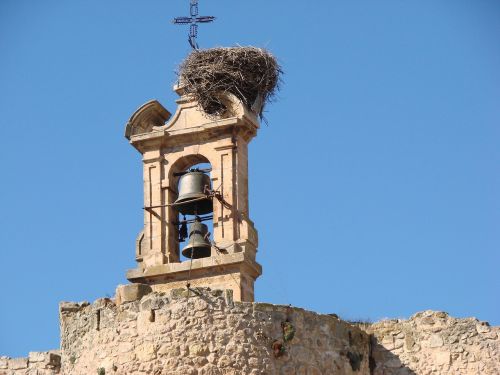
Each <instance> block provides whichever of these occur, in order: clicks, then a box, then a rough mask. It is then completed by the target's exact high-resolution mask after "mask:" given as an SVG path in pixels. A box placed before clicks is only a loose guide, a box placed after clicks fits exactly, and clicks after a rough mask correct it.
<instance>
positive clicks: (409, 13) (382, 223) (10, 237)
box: [0, 0, 500, 356]
mask: <svg viewBox="0 0 500 375" xmlns="http://www.w3.org/2000/svg"><path fill="white" fill-rule="evenodd" d="M187 12H188V1H187V0H175V1H174V0H168V1H167V0H162V1H160V0H154V1H153V0H141V1H139V0H135V1H132V0H119V1H118V0H108V1H102V0H100V1H98V0H85V1H83V0H81V1H77V0H74V1H61V0H59V1H54V0H45V1H43V2H42V1H36V0H2V1H1V2H0V56H1V58H0V87H1V88H2V90H1V91H0V114H1V119H0V129H1V131H2V137H3V141H2V147H0V168H1V171H2V173H1V181H2V183H1V184H0V193H1V194H0V207H1V210H0V244H1V245H0V249H1V258H0V259H1V265H2V267H1V268H2V273H1V275H2V282H3V287H2V289H1V290H2V292H1V298H0V304H1V306H0V307H1V308H0V354H6V355H10V356H20V355H26V354H27V353H28V351H39V350H47V349H53V348H57V347H58V344H59V331H58V302H59V301H62V300H68V301H81V300H91V301H92V300H95V299H96V298H99V297H102V296H106V295H108V296H112V295H113V294H114V289H115V287H116V285H117V284H119V283H124V282H125V281H126V280H125V278H124V275H125V270H126V269H129V268H133V267H134V241H135V237H136V235H137V233H138V232H139V230H140V229H141V226H142V211H141V207H142V201H141V200H142V191H141V189H142V175H141V161H140V155H139V154H138V153H137V152H136V151H135V150H134V149H133V148H132V147H131V146H129V145H128V144H127V141H126V140H125V138H124V137H123V132H124V125H125V123H126V121H127V119H128V117H129V116H130V115H131V114H132V113H133V112H134V111H135V109H136V108H137V107H139V106H140V105H141V104H143V103H144V102H146V101H148V100H150V99H153V98H156V99H158V100H160V102H161V103H162V104H163V105H164V106H165V107H166V108H168V109H170V110H171V111H173V110H174V109H175V103H174V100H175V97H176V96H175V94H174V93H173V92H172V91H171V86H172V84H173V83H174V81H175V74H174V71H175V68H176V66H177V65H178V64H179V63H180V62H181V61H182V59H183V58H184V57H185V56H186V54H187V53H188V52H189V46H188V44H187V41H186V35H187V28H186V27H180V26H175V25H172V24H171V23H170V20H171V18H173V17H174V16H181V15H186V14H187ZM200 14H203V15H215V16H217V17H218V18H217V20H216V22H215V23H213V24H211V25H203V26H201V28H200V37H199V43H200V45H201V46H202V47H213V46H221V45H222V46H233V45H235V44H240V45H254V46H259V47H267V48H268V49H270V50H271V51H272V52H273V53H274V54H275V55H276V56H277V57H278V58H279V60H280V63H281V64H282V66H283V70H284V71H285V75H284V77H283V81H284V82H283V86H282V90H281V92H280V94H279V100H278V101H277V102H276V103H274V104H272V105H270V106H268V113H267V114H266V117H267V118H268V121H269V126H266V125H263V126H262V128H261V130H260V132H259V135H258V137H257V138H256V139H255V140H254V141H253V142H252V144H251V146H250V155H249V161H250V178H249V183H250V207H251V211H250V216H251V218H252V219H253V220H254V222H255V225H256V227H257V229H258V230H259V235H260V247H259V253H258V260H259V262H260V263H261V264H262V265H263V268H264V275H263V276H262V277H261V278H260V279H259V280H258V282H257V284H256V298H257V300H259V301H266V302H272V303H284V304H288V303H290V304H293V305H296V306H300V307H304V308H306V309H310V310H315V311H319V312H324V313H337V314H339V315H340V316H341V317H343V318H346V319H371V320H378V319H380V318H383V317H408V316H410V315H412V314H413V313H415V312H418V311H421V310H425V309H435V310H444V311H447V312H449V313H450V314H452V315H454V316H458V317H466V316H476V317H478V318H479V319H481V320H487V321H490V322H491V323H492V324H495V325H498V324H500V298H499V295H500V293H499V292H500V276H499V264H500V255H499V249H500V232H499V224H500V199H499V193H498V192H499V190H500V178H499V165H500V148H499V136H500V128H499V124H500V69H499V67H500V43H498V41H499V38H500V22H499V19H500V3H499V2H498V1H495V0H490V1H487V0H468V1H463V0H448V1H446V0H419V1H415V0H414V1H409V0H407V1H402V0H397V1H396V0H392V1H391V0H379V1H368V0H365V1H362V0H357V1H352V0H338V1H319V0H318V1H264V0H254V1H245V2H243V1H230V0H218V1H209V0H200Z"/></svg>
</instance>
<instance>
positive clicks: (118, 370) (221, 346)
mask: <svg viewBox="0 0 500 375" xmlns="http://www.w3.org/2000/svg"><path fill="white" fill-rule="evenodd" d="M60 314H61V349H62V363H63V368H62V372H63V373H64V374H71V375H89V374H101V375H102V374H108V375H109V374H123V375H125V374H127V375H131V374H135V375H139V374H140V375H163V374H165V375H166V374H169V375H230V374H231V375H257V374H269V375H273V374H279V375H321V374H324V375H327V374H338V375H344V374H346V375H347V374H369V368H368V367H369V341H370V338H369V335H367V334H366V333H365V332H363V331H362V330H360V329H359V328H358V327H355V326H352V325H350V324H348V323H346V322H343V321H341V320H339V319H338V318H336V317H334V316H329V315H319V314H316V313H312V312H308V311H305V310H302V309H298V308H289V307H287V306H275V305H269V304H262V303H248V302H233V301H232V298H231V294H230V293H228V292H227V291H226V292H222V291H209V290H203V291H201V293H200V295H196V296H195V295H193V292H191V293H190V296H189V298H187V295H186V290H182V291H179V290H177V291H173V292H172V293H171V294H170V295H166V294H160V293H150V294H148V295H146V296H144V297H142V299H140V300H138V301H132V302H128V303H122V304H121V305H118V306H117V305H116V304H115V303H114V302H113V301H111V300H109V299H102V300H98V301H97V302H95V303H94V304H92V305H89V304H87V303H83V304H74V303H62V304H61V306H60ZM287 321H288V322H287ZM294 331H295V333H294ZM293 333H294V335H293ZM291 336H293V338H292V337H291Z"/></svg>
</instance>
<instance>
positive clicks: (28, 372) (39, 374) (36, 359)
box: [0, 351, 61, 375]
mask: <svg viewBox="0 0 500 375" xmlns="http://www.w3.org/2000/svg"><path fill="white" fill-rule="evenodd" d="M60 370H61V356H60V355H59V352H58V351H52V352H30V354H29V356H28V358H9V357H0V375H54V374H59V373H60Z"/></svg>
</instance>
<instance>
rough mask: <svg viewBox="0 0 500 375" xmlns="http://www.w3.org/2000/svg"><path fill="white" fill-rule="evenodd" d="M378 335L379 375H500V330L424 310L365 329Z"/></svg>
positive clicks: (375, 338) (375, 339) (376, 357)
mask: <svg viewBox="0 0 500 375" xmlns="http://www.w3.org/2000/svg"><path fill="white" fill-rule="evenodd" d="M364 328H365V329H366V332H367V333H370V334H373V340H372V341H373V344H374V345H373V348H372V356H373V360H374V362H375V365H376V367H375V369H374V372H373V374H374V375H396V374H397V375H410V374H416V375H426V374H439V375H457V374H460V375H498V374H500V327H490V325H489V324H488V323H486V322H481V321H479V320H477V319H475V318H466V319H456V318H452V317H450V316H449V315H448V314H447V313H444V312H436V311H424V312H420V313H417V314H415V315H414V316H412V317H411V318H410V319H408V320H399V319H398V320H385V321H381V322H379V323H375V324H371V325H365V326H364Z"/></svg>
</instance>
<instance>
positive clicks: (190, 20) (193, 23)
mask: <svg viewBox="0 0 500 375" xmlns="http://www.w3.org/2000/svg"><path fill="white" fill-rule="evenodd" d="M189 5H190V7H189V13H190V14H191V17H176V18H174V19H173V21H172V22H173V23H175V24H176V25H190V26H189V38H188V41H189V44H190V45H191V47H192V48H193V49H198V43H197V42H196V37H197V36H198V24H199V23H208V22H212V21H214V20H215V17H212V16H198V0H190V4H189Z"/></svg>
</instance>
